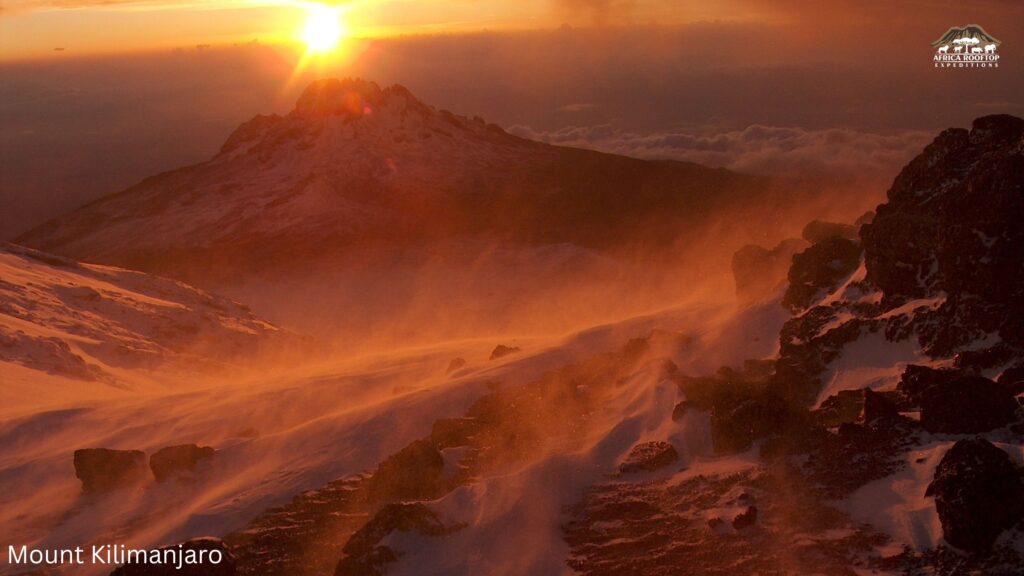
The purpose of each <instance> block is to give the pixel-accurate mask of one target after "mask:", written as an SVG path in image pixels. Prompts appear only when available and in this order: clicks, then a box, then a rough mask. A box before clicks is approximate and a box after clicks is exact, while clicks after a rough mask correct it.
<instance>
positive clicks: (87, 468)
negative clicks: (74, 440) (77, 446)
mask: <svg viewBox="0 0 1024 576" xmlns="http://www.w3.org/2000/svg"><path fill="white" fill-rule="evenodd" d="M75 476H76V477H78V479H79V480H81V481H82V491H83V492H85V493H87V494H94V493H98V492H105V491H108V490H113V489H116V488H123V487H126V486H132V485H135V484H138V483H140V482H142V481H144V480H145V479H146V478H147V477H148V476H149V471H148V470H147V469H146V453H145V452H142V451H141V450H111V449H109V448H83V449H81V450H75Z"/></svg>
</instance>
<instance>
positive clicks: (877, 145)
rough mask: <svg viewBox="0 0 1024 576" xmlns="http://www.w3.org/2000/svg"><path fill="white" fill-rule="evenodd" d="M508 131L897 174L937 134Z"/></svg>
mask: <svg viewBox="0 0 1024 576" xmlns="http://www.w3.org/2000/svg"><path fill="white" fill-rule="evenodd" d="M509 131H510V132H512V133H514V134H516V135H518V136H522V137H524V138H530V139H533V140H540V141H542V142H547V143H549V144H556V145H560V146H572V147H579V148H589V149H592V150H600V151H602V152H611V153H614V154H622V155H626V156H633V157H637V158H649V159H669V160H685V161H690V162H697V163H699V164H704V165H707V166H715V167H724V168H729V169H731V170H736V171H740V172H747V173H754V174H767V175H780V176H782V175H785V176H794V175H796V176H806V177H827V178H849V179H858V180H860V179H864V178H865V177H866V178H868V179H872V178H880V179H883V180H888V179H891V178H892V177H893V176H895V175H896V173H897V172H898V171H899V169H900V168H901V167H902V166H903V165H904V164H906V163H907V162H908V161H909V160H910V159H911V158H913V157H914V156H915V155H917V154H918V153H919V152H920V151H921V149H922V148H923V147H924V146H925V145H926V144H928V142H930V141H931V139H932V138H934V136H935V134H934V133H932V132H929V131H918V130H902V131H893V132H887V133H876V132H868V131H860V130H852V129H845V128H829V129H820V130H813V129H806V128H800V127H785V126H764V125H760V124H754V125H751V126H748V127H746V128H744V129H742V130H732V131H722V132H698V133H693V132H682V131H679V132H673V131H668V132H653V133H638V132H630V131H624V130H620V129H618V128H615V127H613V126H611V125H609V124H602V125H596V126H571V127H566V128H562V129H559V130H553V131H543V130H534V129H532V128H530V127H528V126H521V125H520V126H513V127H511V128H510V129H509Z"/></svg>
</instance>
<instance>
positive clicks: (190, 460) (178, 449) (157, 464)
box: [149, 444, 217, 482]
mask: <svg viewBox="0 0 1024 576" xmlns="http://www.w3.org/2000/svg"><path fill="white" fill-rule="evenodd" d="M216 452H217V451H216V450H214V449H213V448H211V447H210V446H197V445H195V444H181V445H178V446H167V447H166V448H161V449H159V450H157V451H156V452H154V453H153V455H152V456H150V457H149V469H150V470H152V471H153V477H154V478H156V481H157V482H164V481H166V480H169V479H171V478H173V477H175V476H177V475H180V474H183V473H189V472H192V471H193V470H195V469H196V466H197V465H198V464H199V463H200V462H201V461H203V460H209V459H211V458H213V456H214V454H216Z"/></svg>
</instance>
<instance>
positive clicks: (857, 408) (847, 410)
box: [817, 390, 864, 428]
mask: <svg viewBox="0 0 1024 576" xmlns="http://www.w3.org/2000/svg"><path fill="white" fill-rule="evenodd" d="M863 411H864V393H863V391H861V390H840V391H839V392H837V393H836V394H833V395H832V396H829V397H828V398H826V399H825V401H824V402H822V403H821V408H819V409H818V411H817V416H818V421H819V422H820V423H821V425H822V426H826V427H828V428H832V427H834V426H841V425H843V424H852V423H854V422H857V421H858V420H860V417H861V413H862V412H863Z"/></svg>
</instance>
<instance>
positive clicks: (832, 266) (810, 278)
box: [782, 237, 861, 311]
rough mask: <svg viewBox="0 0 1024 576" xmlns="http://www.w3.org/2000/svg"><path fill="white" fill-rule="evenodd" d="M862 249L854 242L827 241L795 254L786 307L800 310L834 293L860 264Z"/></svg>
mask: <svg viewBox="0 0 1024 576" xmlns="http://www.w3.org/2000/svg"><path fill="white" fill-rule="evenodd" d="M860 254H861V247H860V244H859V243H858V242H856V241H854V240H848V239H846V238H838V237H832V238H826V239H824V240H822V241H821V242H819V243H817V244H814V245H813V246H811V247H810V248H808V249H807V250H804V251H803V252H800V253H799V254H794V255H793V265H792V266H791V267H790V269H789V288H788V289H787V290H786V294H785V296H783V297H782V304H783V305H784V306H786V307H788V308H789V309H790V310H793V311H800V310H803V309H805V308H807V307H808V306H810V305H811V303H812V302H813V301H814V299H815V298H816V297H817V296H819V295H821V294H822V293H823V292H824V291H826V290H832V289H835V288H837V287H838V286H839V283H840V282H841V281H842V280H843V279H844V278H846V277H847V276H849V275H850V274H852V273H853V271H854V270H856V269H857V265H858V264H860Z"/></svg>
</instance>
